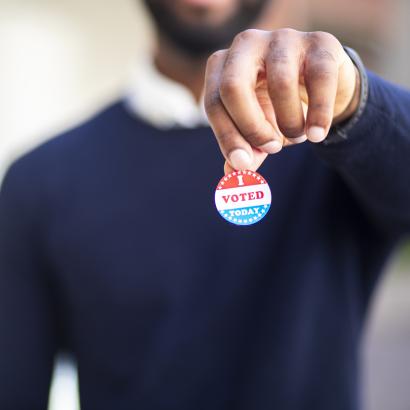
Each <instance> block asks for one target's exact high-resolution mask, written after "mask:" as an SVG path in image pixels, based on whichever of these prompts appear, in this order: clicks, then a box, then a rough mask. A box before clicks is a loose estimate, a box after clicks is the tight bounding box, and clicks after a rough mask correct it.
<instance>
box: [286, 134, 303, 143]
mask: <svg viewBox="0 0 410 410" xmlns="http://www.w3.org/2000/svg"><path fill="white" fill-rule="evenodd" d="M288 139H289V141H290V142H293V143H294V144H300V143H302V142H305V141H306V140H307V136H306V135H302V136H301V137H297V138H288Z"/></svg>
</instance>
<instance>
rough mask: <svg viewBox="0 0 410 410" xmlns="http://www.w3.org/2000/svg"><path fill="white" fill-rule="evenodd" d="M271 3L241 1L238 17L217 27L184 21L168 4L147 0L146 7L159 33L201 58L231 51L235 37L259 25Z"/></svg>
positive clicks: (185, 50) (170, 3) (193, 55)
mask: <svg viewBox="0 0 410 410" xmlns="http://www.w3.org/2000/svg"><path fill="white" fill-rule="evenodd" d="M269 1H270V0H253V1H249V0H240V1H239V5H238V8H237V10H236V11H235V13H233V15H231V16H230V17H229V18H227V20H226V21H224V22H223V23H221V24H219V25H216V26H215V25H211V24H207V23H199V24H198V23H196V24H193V23H187V22H186V21H182V20H181V19H180V18H179V17H178V16H177V14H176V13H175V12H174V10H173V7H174V6H173V4H172V3H173V2H172V1H169V0H144V3H145V5H146V7H147V9H148V11H149V13H150V15H151V16H152V18H153V20H154V23H155V25H156V26H157V28H158V30H159V31H160V33H161V34H162V35H164V36H165V37H166V38H167V39H168V40H169V41H171V42H172V43H173V44H174V45H175V46H176V47H177V48H179V49H180V50H181V51H182V52H184V53H185V54H187V55H189V56H191V57H193V58H199V57H204V56H208V55H209V54H211V53H213V52H214V51H217V50H220V49H222V48H227V47H229V45H230V44H231V42H232V40H233V38H234V37H235V35H236V34H238V33H239V32H241V31H243V30H246V29H247V28H250V27H251V26H252V24H254V23H255V22H256V21H257V19H258V17H259V16H260V15H261V13H262V11H263V9H264V8H265V5H266V4H267V3H268V2H269Z"/></svg>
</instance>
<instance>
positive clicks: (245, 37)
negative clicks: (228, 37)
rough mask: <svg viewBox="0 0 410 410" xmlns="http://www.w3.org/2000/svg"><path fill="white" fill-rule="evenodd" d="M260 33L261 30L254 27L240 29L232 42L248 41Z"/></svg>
mask: <svg viewBox="0 0 410 410" xmlns="http://www.w3.org/2000/svg"><path fill="white" fill-rule="evenodd" d="M260 33H261V30H257V29H254V28H249V29H247V30H244V31H241V32H240V33H239V34H237V35H236V36H235V38H234V43H238V42H243V41H249V40H251V39H253V38H255V37H256V36H259V35H260Z"/></svg>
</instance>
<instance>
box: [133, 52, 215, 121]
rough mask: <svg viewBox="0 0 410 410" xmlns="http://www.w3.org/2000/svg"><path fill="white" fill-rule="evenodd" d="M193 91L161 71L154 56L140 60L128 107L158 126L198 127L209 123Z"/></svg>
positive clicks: (202, 106)
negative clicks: (155, 62) (154, 60)
mask: <svg viewBox="0 0 410 410" xmlns="http://www.w3.org/2000/svg"><path fill="white" fill-rule="evenodd" d="M202 100H203V99H201V103H200V104H198V103H197V102H196V101H195V98H194V96H193V95H192V93H191V92H190V91H189V90H188V89H187V88H186V87H185V86H183V85H182V84H179V83H177V82H175V81H173V80H171V79H169V78H167V77H165V76H164V75H163V74H161V73H160V72H159V71H158V70H157V68H156V67H155V64H154V62H153V60H152V58H144V59H141V61H140V62H139V64H138V66H137V67H136V69H135V70H134V73H133V76H132V81H131V87H130V90H129V92H128V94H127V96H126V100H125V102H126V106H127V108H128V109H129V110H130V111H131V112H132V113H133V114H135V115H137V116H138V117H139V118H141V119H143V120H145V121H147V122H148V123H150V124H151V125H153V126H155V127H156V128H159V129H170V128H196V127H199V126H204V125H209V122H208V119H207V116H206V113H205V109H204V105H203V103H202Z"/></svg>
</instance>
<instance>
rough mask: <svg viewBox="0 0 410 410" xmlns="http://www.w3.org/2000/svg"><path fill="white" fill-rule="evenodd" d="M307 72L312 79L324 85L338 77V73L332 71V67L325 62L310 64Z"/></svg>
mask: <svg viewBox="0 0 410 410" xmlns="http://www.w3.org/2000/svg"><path fill="white" fill-rule="evenodd" d="M307 71H308V73H309V76H310V77H312V78H314V79H315V80H317V81H320V82H323V83H328V82H329V81H331V80H333V79H335V78H336V76H337V72H336V71H335V70H333V69H332V66H329V64H324V63H323V62H319V63H313V64H310V66H309V68H308V70H307Z"/></svg>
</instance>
